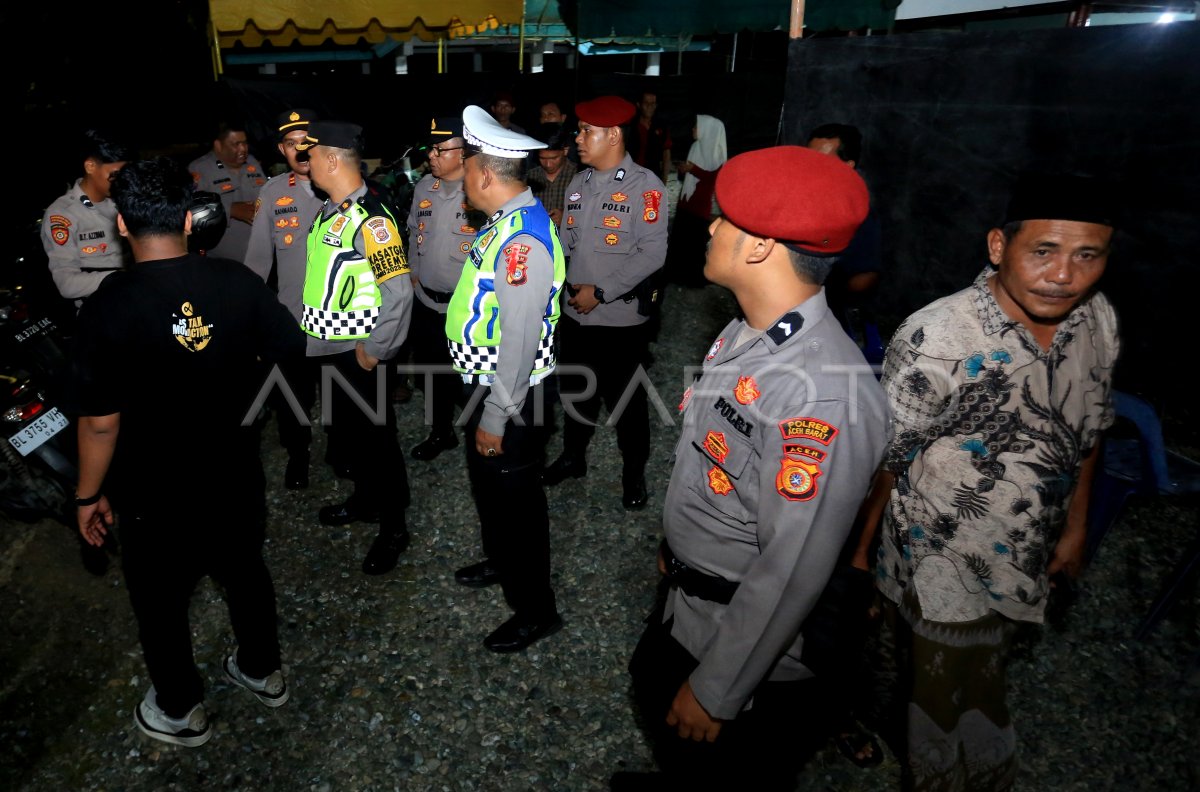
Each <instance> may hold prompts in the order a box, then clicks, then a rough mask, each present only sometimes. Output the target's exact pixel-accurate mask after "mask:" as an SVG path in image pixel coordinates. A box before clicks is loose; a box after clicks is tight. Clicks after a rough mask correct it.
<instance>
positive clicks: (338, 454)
mask: <svg viewBox="0 0 1200 792" xmlns="http://www.w3.org/2000/svg"><path fill="white" fill-rule="evenodd" d="M317 361H318V362H319V363H321V364H323V365H329V366H333V368H334V369H335V370H336V371H337V372H338V373H340V374H341V375H342V377H343V378H345V380H346V382H347V383H349V385H350V389H351V390H350V391H347V389H346V387H345V386H344V385H342V384H341V383H340V382H338V381H337V380H336V379H335V380H333V381H332V382H331V385H332V394H331V397H330V404H331V407H332V411H333V415H332V416H331V422H330V425H329V443H330V447H331V455H332V456H334V458H336V459H338V460H339V461H344V462H345V463H346V464H347V466H348V467H349V468H350V478H351V480H353V481H354V495H353V496H352V497H353V498H354V500H355V502H356V504H358V505H359V506H361V508H362V509H363V510H365V511H378V512H379V518H380V519H379V522H380V528H381V530H398V529H400V528H402V527H404V525H405V521H404V510H405V509H406V508H408V503H409V490H408V471H407V470H406V468H405V466H404V453H403V452H402V451H401V450H400V443H399V441H398V440H397V439H396V413H395V411H394V409H393V408H392V398H391V392H392V391H391V388H392V382H391V377H392V373H391V372H389V371H388V369H389V365H388V364H387V362H385V361H380V362H379V365H378V366H376V367H375V370H374V371H366V370H364V369H363V368H362V366H360V365H358V361H357V360H356V359H355V356H354V352H353V351H349V352H342V353H341V354H338V355H328V356H326V357H321V358H317ZM328 376H329V375H328V374H324V375H323V376H322V379H323V380H324V379H326V378H328ZM381 381H382V388H381V386H380V383H381ZM351 393H357V394H358V396H359V398H361V399H362V401H363V402H364V403H365V404H366V408H365V409H364V408H363V407H362V406H360V405H359V404H356V403H355V401H354V400H353V398H352V397H351V395H350V394H351ZM377 409H378V410H380V411H381V412H382V414H381V415H376V414H375V412H376V410H377ZM333 449H336V451H333Z"/></svg>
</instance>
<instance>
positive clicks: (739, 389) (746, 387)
mask: <svg viewBox="0 0 1200 792" xmlns="http://www.w3.org/2000/svg"><path fill="white" fill-rule="evenodd" d="M761 395H762V391H760V390H759V389H758V383H757V382H755V381H754V377H738V381H737V385H736V386H735V387H734V389H733V398H735V399H737V400H738V403H739V404H749V403H750V402H752V401H754V400H755V399H757V398H758V397H759V396H761Z"/></svg>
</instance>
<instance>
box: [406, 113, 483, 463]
mask: <svg viewBox="0 0 1200 792" xmlns="http://www.w3.org/2000/svg"><path fill="white" fill-rule="evenodd" d="M465 153H466V145H465V143H464V142H463V136H462V119H461V118H459V117H446V118H435V119H432V121H431V123H430V130H429V173H428V174H426V175H425V176H424V177H422V178H421V181H419V182H417V186H416V190H415V191H414V193H413V202H412V209H411V210H410V211H409V214H408V240H409V242H408V244H409V252H410V256H409V262H410V263H411V265H412V280H413V291H414V294H415V297H416V299H415V301H414V302H413V315H412V333H411V334H410V338H411V339H412V351H413V361H414V362H415V363H417V364H418V365H419V366H433V367H437V368H439V369H442V370H443V371H442V373H432V374H431V373H424V372H418V373H417V385H418V387H420V388H423V389H424V391H425V417H426V420H428V421H429V436H428V437H426V438H425V439H424V440H422V441H421V442H420V443H418V444H417V445H416V446H415V447H414V448H413V450H412V457H413V459H418V460H421V461H426V462H427V461H429V460H432V459H435V458H437V456H438V455H439V454H441V453H442V452H443V451H446V450H448V449H451V448H454V447H456V446H457V445H458V437H457V435H455V433H454V423H453V422H454V405H455V404H456V403H457V402H458V401H459V396H460V394H461V391H462V380H461V378H460V377H458V376H456V375H454V374H453V373H452V372H450V371H449V369H450V366H451V363H452V360H451V358H450V350H449V348H448V347H447V346H446V307H447V306H448V305H449V304H450V298H451V297H453V294H454V287H455V285H456V284H457V283H458V278H459V276H460V275H461V274H462V265H463V261H464V260H465V259H466V258H467V251H469V250H470V249H471V243H473V242H474V241H475V234H476V233H477V232H478V231H479V227H480V226H481V225H483V220H484V218H483V216H482V212H479V211H478V210H475V209H472V208H471V205H470V204H469V203H468V201H467V194H466V193H465V192H464V191H463V173H464V163H465V162H466V159H465V157H464V155H465Z"/></svg>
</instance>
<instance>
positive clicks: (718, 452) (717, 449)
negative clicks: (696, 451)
mask: <svg viewBox="0 0 1200 792" xmlns="http://www.w3.org/2000/svg"><path fill="white" fill-rule="evenodd" d="M704 450H705V451H707V452H708V455H709V456H710V457H712V458H713V459H715V460H717V461H718V462H720V463H722V464H724V463H725V457H727V456H729V444H728V443H726V442H725V433H724V432H713V431H711V430H710V431H709V433H708V434H707V435H705V436H704Z"/></svg>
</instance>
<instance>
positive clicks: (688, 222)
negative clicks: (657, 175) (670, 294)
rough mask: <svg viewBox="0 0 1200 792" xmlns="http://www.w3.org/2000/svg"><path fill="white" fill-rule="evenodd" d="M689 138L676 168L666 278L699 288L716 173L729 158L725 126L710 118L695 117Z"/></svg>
mask: <svg viewBox="0 0 1200 792" xmlns="http://www.w3.org/2000/svg"><path fill="white" fill-rule="evenodd" d="M692 135H693V137H694V138H695V140H694V142H693V143H692V147H691V148H690V149H688V158H687V161H686V162H682V163H680V164H679V166H678V167H677V168H676V170H677V171H678V173H679V177H680V178H681V179H683V187H682V189H681V190H680V193H679V205H678V207H677V208H676V210H675V219H674V220H673V221H672V223H671V244H670V245H669V246H668V248H667V277H668V278H669V279H670V280H672V281H673V282H675V283H678V284H680V285H683V286H703V285H704V283H705V281H704V274H703V269H704V249H705V247H706V246H707V244H708V225H709V223H711V222H712V220H713V217H714V216H715V215H716V213H717V212H716V207H715V206H714V204H715V203H716V201H715V200H714V198H713V191H714V189H715V187H716V184H717V173H718V172H720V170H721V166H722V165H724V164H725V160H727V159H729V149H728V147H727V146H726V143H725V125H724V124H722V123H721V121H720V120H719V119H717V118H714V117H713V116H710V115H698V116H696V126H695V127H694V128H693V130H692Z"/></svg>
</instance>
